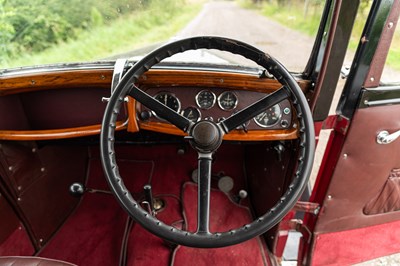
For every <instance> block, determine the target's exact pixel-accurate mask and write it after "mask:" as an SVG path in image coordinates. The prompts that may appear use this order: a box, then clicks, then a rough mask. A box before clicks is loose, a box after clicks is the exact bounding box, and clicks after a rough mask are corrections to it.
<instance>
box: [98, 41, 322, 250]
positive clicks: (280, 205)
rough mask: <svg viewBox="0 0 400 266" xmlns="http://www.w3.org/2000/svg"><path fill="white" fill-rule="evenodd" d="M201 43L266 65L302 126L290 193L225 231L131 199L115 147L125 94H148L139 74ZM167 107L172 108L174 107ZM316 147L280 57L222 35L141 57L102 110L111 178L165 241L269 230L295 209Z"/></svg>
mask: <svg viewBox="0 0 400 266" xmlns="http://www.w3.org/2000/svg"><path fill="white" fill-rule="evenodd" d="M203 48H205V49H217V50H221V51H228V52H231V53H233V54H239V55H242V56H244V57H246V58H247V59H250V60H252V61H254V62H255V63H257V64H258V65H260V66H262V67H264V68H265V69H267V70H268V72H270V73H271V74H272V75H273V76H274V77H275V78H276V79H277V80H278V81H279V82H280V83H281V84H283V89H282V90H284V91H285V93H287V97H288V98H290V99H291V101H292V103H293V106H294V108H295V109H296V113H297V118H298V121H299V123H298V125H299V126H298V127H299V128H298V131H299V139H300V143H299V153H298V154H299V155H298V156H299V157H298V163H297V166H296V171H295V174H294V176H293V179H292V182H291V184H290V185H289V186H288V189H287V190H286V192H285V193H284V194H283V196H282V197H281V198H280V199H279V200H278V202H277V203H276V204H275V206H274V207H272V208H271V209H270V210H269V211H268V212H266V213H265V214H264V215H262V216H260V217H258V218H257V219H255V220H254V221H253V222H252V223H250V224H247V225H244V226H243V227H240V228H236V229H234V230H230V231H227V232H221V233H209V232H207V233H204V232H195V233H193V232H188V231H185V230H180V229H177V228H175V227H173V226H170V225H167V224H164V223H163V222H162V221H160V220H158V219H157V218H155V217H153V216H152V215H151V214H149V213H148V212H147V211H146V210H144V209H143V208H141V206H140V204H139V203H138V202H136V201H135V200H134V199H133V197H132V196H131V194H130V193H129V191H128V190H127V189H126V187H125V185H124V183H123V181H122V178H121V176H120V175H119V172H118V166H117V163H116V157H115V150H114V133H115V126H116V121H117V117H118V114H119V112H120V109H121V105H122V103H123V102H124V98H125V97H126V96H127V95H131V96H133V97H135V98H136V99H137V100H138V101H141V100H143V99H146V97H147V96H146V95H145V96H143V92H142V91H140V90H139V89H138V88H136V87H135V86H134V85H133V84H134V83H135V82H137V81H138V79H139V77H140V76H141V75H142V74H143V73H145V72H146V71H147V70H149V69H150V68H151V67H152V66H153V65H155V64H157V63H159V62H160V61H161V60H163V59H165V58H167V57H170V56H172V55H174V54H177V53H180V52H184V51H187V50H196V49H203ZM143 97H144V98H143ZM167 111H168V112H170V111H172V110H170V111H169V110H167ZM168 112H167V113H168ZM172 112H173V111H172ZM175 114H176V113H175ZM175 114H173V113H171V115H172V116H174V119H175V118H176V120H175V121H177V123H176V124H175V125H176V126H177V127H178V128H180V129H182V130H183V131H185V132H189V131H190V130H191V128H192V126H193V124H192V123H191V122H190V121H189V122H188V121H186V120H187V119H186V120H185V119H181V118H180V117H178V116H180V115H179V114H176V115H177V116H176V115H175ZM171 119H172V118H171ZM219 126H220V128H222V130H225V131H226V130H228V129H225V127H228V126H229V127H230V128H231V127H233V126H235V125H229V123H228V126H226V125H225V124H221V125H219ZM226 133H227V132H226ZM314 149H315V138H314V127H313V119H312V115H311V112H310V110H309V107H308V103H307V100H306V99H305V97H304V95H303V92H302V91H301V89H300V87H299V86H298V84H297V82H296V81H295V79H294V78H293V76H292V75H291V74H290V73H289V72H288V71H287V70H286V69H285V68H284V67H283V66H282V65H281V64H280V63H279V62H278V61H277V60H275V59H274V58H273V57H271V56H269V55H268V54H265V53H264V52H262V51H260V50H258V49H257V48H255V47H253V46H250V45H248V44H246V43H243V42H240V41H236V40H232V39H227V38H220V37H193V38H188V39H182V40H178V41H176V42H172V43H168V44H166V45H164V46H162V47H161V48H158V49H156V50H155V51H153V52H151V53H150V54H148V55H147V56H145V57H144V58H143V59H141V60H140V61H138V62H137V63H136V64H135V65H134V66H133V67H132V68H131V69H130V70H129V71H128V72H127V73H126V74H125V76H124V78H123V79H122V80H121V82H120V83H119V84H118V86H117V87H116V89H115V91H114V93H113V95H112V96H111V98H110V101H109V103H108V105H107V107H106V110H105V113H104V117H103V122H102V129H101V136H100V153H101V159H102V164H103V169H104V173H105V176H106V179H107V182H108V184H109V186H110V188H111V190H112V192H113V193H114V195H115V196H116V198H117V200H118V201H119V203H120V204H121V206H122V207H123V208H124V209H125V210H126V211H127V213H128V214H129V215H130V216H131V217H132V218H133V219H134V220H135V221H136V222H138V223H139V224H141V225H142V226H143V227H144V228H145V229H147V230H148V231H150V232H151V233H153V234H155V235H157V236H159V237H161V238H163V239H165V240H167V241H170V242H173V243H177V244H181V245H185V246H191V247H201V248H215V247H224V246H229V245H234V244H238V243H241V242H243V241H246V240H248V239H250V238H253V237H256V236H258V235H261V234H262V233H265V232H266V231H267V230H269V229H270V228H272V227H273V226H274V225H276V224H277V223H278V222H279V221H280V220H281V219H283V217H284V216H285V215H286V213H288V212H289V211H290V210H291V209H292V208H293V206H294V205H295V203H296V201H297V200H298V198H299V197H300V196H301V194H302V193H303V191H304V189H305V187H306V185H307V182H308V178H309V175H310V173H311V168H312V162H313V158H314Z"/></svg>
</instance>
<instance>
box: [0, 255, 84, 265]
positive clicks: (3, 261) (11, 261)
mask: <svg viewBox="0 0 400 266" xmlns="http://www.w3.org/2000/svg"><path fill="white" fill-rule="evenodd" d="M0 265H1V266H39V265H40V266H76V264H73V263H69V262H65V261H61V260H53V259H48V258H40V257H18V256H15V257H14V256H12V257H11V256H10V257H0Z"/></svg>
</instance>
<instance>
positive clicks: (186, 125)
mask: <svg viewBox="0 0 400 266" xmlns="http://www.w3.org/2000/svg"><path fill="white" fill-rule="evenodd" d="M128 94H129V96H132V97H133V98H135V99H136V100H137V101H139V102H140V103H142V104H143V105H144V106H146V107H147V108H149V109H150V110H153V111H154V112H155V113H156V114H157V115H158V116H160V117H161V118H163V119H165V120H167V121H168V122H170V123H171V124H173V125H175V126H176V127H177V128H179V129H181V130H182V131H184V132H187V131H188V130H189V129H190V126H191V123H192V122H191V121H190V120H189V119H187V118H186V117H184V116H182V115H180V114H178V113H177V112H175V111H174V110H172V109H171V108H169V107H168V106H166V105H164V104H163V103H161V102H159V101H157V100H156V99H154V98H153V97H151V96H150V95H148V94H147V93H145V92H144V91H142V90H141V89H139V88H138V87H136V86H135V85H133V84H132V88H131V89H130V91H129V93H128Z"/></svg>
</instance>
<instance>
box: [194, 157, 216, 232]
mask: <svg viewBox="0 0 400 266" xmlns="http://www.w3.org/2000/svg"><path fill="white" fill-rule="evenodd" d="M211 161H212V154H211V153H205V154H204V153H199V168H198V171H199V172H198V177H199V178H198V193H197V194H198V199H197V232H196V233H199V234H209V233H210V229H209V224H210V186H211Z"/></svg>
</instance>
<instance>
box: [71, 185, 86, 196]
mask: <svg viewBox="0 0 400 266" xmlns="http://www.w3.org/2000/svg"><path fill="white" fill-rule="evenodd" d="M85 190H86V189H85V186H84V185H83V184H82V183H72V184H71V186H69V193H70V194H71V195H72V196H74V197H81V196H82V195H83V194H84V193H85Z"/></svg>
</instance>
